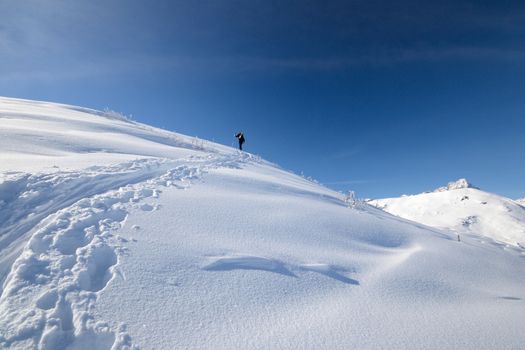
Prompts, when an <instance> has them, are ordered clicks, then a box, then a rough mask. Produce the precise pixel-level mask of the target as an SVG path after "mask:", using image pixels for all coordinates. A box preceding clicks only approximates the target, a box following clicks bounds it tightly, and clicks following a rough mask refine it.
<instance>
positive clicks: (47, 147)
mask: <svg viewBox="0 0 525 350" xmlns="http://www.w3.org/2000/svg"><path fill="white" fill-rule="evenodd" d="M0 133H2V137H3V140H4V141H5V142H3V143H2V146H1V147H2V148H1V149H0V156H1V157H3V158H2V160H3V165H2V166H4V168H3V169H2V175H1V176H2V180H1V182H0V196H1V200H2V202H1V203H2V205H1V206H0V216H1V219H2V225H1V231H0V267H1V268H2V276H3V277H2V279H3V288H2V294H1V296H0V347H3V348H10V349H33V348H41V349H129V348H141V349H349V348H358V349H459V348H461V349H484V348H485V349H495V348H498V349H519V348H520V347H521V346H522V345H523V343H524V341H525V333H524V332H523V325H522V320H523V315H524V313H525V303H524V298H525V281H524V280H523V278H522V276H523V274H524V272H525V265H524V262H525V260H524V258H525V254H524V251H523V250H522V249H520V248H519V247H513V246H504V245H501V244H498V243H496V242H491V241H486V240H481V239H479V238H478V237H475V236H473V237H470V236H469V237H465V239H464V240H462V242H457V240H456V239H455V236H454V235H452V234H450V233H449V232H448V231H440V230H437V229H431V228H428V227H424V226H421V225H418V224H415V223H413V222H410V221H406V220H404V219H400V218H397V217H394V216H391V215H390V214H388V213H385V212H383V211H381V210H378V209H375V208H373V207H370V206H367V205H358V206H357V207H355V208H351V207H349V206H348V204H347V203H346V202H345V201H344V198H343V196H341V195H340V194H339V193H336V192H333V191H331V190H329V189H327V188H324V187H322V186H320V185H318V184H316V183H312V182H310V181H307V180H305V179H303V178H301V177H298V176H296V175H293V174H291V173H289V172H286V171H284V170H282V169H280V168H278V167H276V166H275V165H272V164H270V163H268V162H265V161H263V160H261V159H259V158H258V157H254V156H252V155H250V154H249V153H240V152H238V151H236V150H233V149H231V148H228V147H224V146H220V145H216V144H213V143H209V142H202V141H200V140H195V139H193V138H190V137H186V136H182V135H179V134H175V133H170V132H166V131H163V130H158V129H154V128H150V127H148V126H145V125H142V124H137V123H133V122H129V121H125V120H121V119H120V118H115V117H114V115H109V116H108V115H105V114H104V113H100V112H97V111H93V110H88V109H82V108H78V107H71V106H64V105H58V104H52V103H42V102H34V101H23V100H14V99H6V98H4V99H0ZM6 140H7V141H6Z"/></svg>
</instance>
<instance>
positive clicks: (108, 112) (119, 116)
mask: <svg viewBox="0 0 525 350" xmlns="http://www.w3.org/2000/svg"><path fill="white" fill-rule="evenodd" d="M104 116H105V117H106V118H109V119H115V120H122V121H124V122H129V121H132V116H131V115H130V116H126V115H124V114H122V113H120V112H116V111H114V110H112V109H109V108H108V107H106V108H104Z"/></svg>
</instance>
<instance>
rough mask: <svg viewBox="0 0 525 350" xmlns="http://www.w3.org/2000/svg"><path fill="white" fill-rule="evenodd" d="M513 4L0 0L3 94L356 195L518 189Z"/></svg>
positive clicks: (520, 54) (520, 61)
mask: <svg viewBox="0 0 525 350" xmlns="http://www.w3.org/2000/svg"><path fill="white" fill-rule="evenodd" d="M523 23H525V4H524V3H523V2H520V1H479V0H478V1H446V0H445V1H432V2H430V1H429V2H427V3H424V2H421V1H397V2H393V1H373V0H368V1H311V0H301V1H287V0H281V1H270V0H265V1H262V0H258V1H256V0H253V1H244V0H239V1H206V0H202V1H168V0H166V1H136V0H119V1H116V0H115V1H114V0H111V1H98V0H95V1H66V0H63V1H36V0H35V1H31V0H28V1H14V0H13V1H9V0H7V1H5V0H4V1H0V52H1V55H0V95H4V96H12V97H20V98H29V99H42V100H51V101H56V102H62V103H70V104H77V105H82V106H86V107H92V108H98V109H103V108H105V107H109V108H111V109H114V110H117V111H120V112H123V113H124V114H128V115H129V114H131V115H133V117H134V119H136V120H138V121H141V122H144V123H148V124H152V125H155V126H160V127H164V128H166V129H170V130H174V131H177V132H181V133H184V134H188V135H197V136H199V137H201V138H206V139H210V140H215V141H217V142H220V143H223V144H227V145H231V144H233V143H234V141H235V140H234V138H233V134H234V132H236V131H238V130H243V131H244V132H245V134H246V139H247V140H246V144H245V148H246V150H247V151H249V152H253V153H256V154H260V155H261V156H263V157H264V158H266V159H268V160H271V161H273V162H276V163H278V164H280V165H281V166H282V167H284V168H286V169H290V170H293V171H295V172H297V173H301V172H302V173H304V174H305V175H307V176H311V177H313V178H315V179H317V180H319V181H320V182H322V183H324V184H326V185H328V186H329V187H332V188H335V189H337V190H355V191H356V192H357V194H358V196H361V197H387V196H398V195H400V194H403V193H418V192H421V191H425V190H431V189H433V188H436V187H439V186H441V185H444V184H445V183H446V182H448V181H452V180H455V179H457V178H459V177H466V178H468V179H469V180H470V181H471V182H473V183H474V184H476V185H478V186H480V187H482V188H483V189H486V190H488V191H492V192H497V193H501V194H503V195H506V196H510V197H513V198H515V197H523V196H525V177H524V176H523V174H524V173H525V164H524V162H523V145H524V141H523V140H524V131H525V118H524V111H525V108H524V107H525V26H524V25H523Z"/></svg>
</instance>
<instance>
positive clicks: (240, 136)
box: [235, 131, 244, 151]
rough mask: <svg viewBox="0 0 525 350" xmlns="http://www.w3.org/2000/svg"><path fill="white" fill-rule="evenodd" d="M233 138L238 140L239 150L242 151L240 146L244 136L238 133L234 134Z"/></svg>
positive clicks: (240, 132)
mask: <svg viewBox="0 0 525 350" xmlns="http://www.w3.org/2000/svg"><path fill="white" fill-rule="evenodd" d="M235 137H236V138H237V139H239V149H240V150H241V151H242V144H243V143H244V134H243V133H242V131H239V132H238V133H237V134H235Z"/></svg>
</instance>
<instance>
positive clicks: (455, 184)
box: [434, 178, 479, 192]
mask: <svg viewBox="0 0 525 350" xmlns="http://www.w3.org/2000/svg"><path fill="white" fill-rule="evenodd" d="M461 188H475V189H479V188H478V187H475V186H474V185H472V184H471V183H470V182H468V181H467V179H464V178H462V179H459V180H457V181H452V182H449V183H448V184H447V185H446V186H443V187H440V188H438V189H436V190H435V191H434V192H445V191H452V190H459V189H461Z"/></svg>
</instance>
